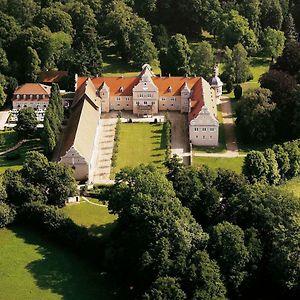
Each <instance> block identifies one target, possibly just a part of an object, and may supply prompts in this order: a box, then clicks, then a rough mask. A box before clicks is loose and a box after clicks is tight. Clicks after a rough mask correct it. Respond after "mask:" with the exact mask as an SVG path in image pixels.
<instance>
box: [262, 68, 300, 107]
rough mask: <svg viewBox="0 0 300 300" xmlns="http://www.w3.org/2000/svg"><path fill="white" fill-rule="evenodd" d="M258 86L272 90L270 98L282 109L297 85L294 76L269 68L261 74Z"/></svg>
mask: <svg viewBox="0 0 300 300" xmlns="http://www.w3.org/2000/svg"><path fill="white" fill-rule="evenodd" d="M259 82H260V86H261V87H262V88H265V89H269V90H270V91H271V92H272V100H273V101H274V102H275V103H276V104H277V105H278V106H279V107H280V109H283V108H284V107H286V106H288V104H289V102H290V101H289V99H290V96H291V93H292V92H293V90H295V88H296V87H297V82H296V80H295V78H294V77H293V76H291V75H289V74H288V73H286V72H284V71H280V70H274V69H271V70H269V71H268V72H267V73H265V74H263V75H262V76H261V77H260V79H259Z"/></svg>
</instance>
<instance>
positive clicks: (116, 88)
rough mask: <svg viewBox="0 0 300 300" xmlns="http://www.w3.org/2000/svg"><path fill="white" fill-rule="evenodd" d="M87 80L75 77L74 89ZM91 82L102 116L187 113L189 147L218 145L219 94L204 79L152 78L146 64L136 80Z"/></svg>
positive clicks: (121, 79)
mask: <svg viewBox="0 0 300 300" xmlns="http://www.w3.org/2000/svg"><path fill="white" fill-rule="evenodd" d="M87 79H88V78H87V77H76V80H75V81H76V85H75V89H76V90H78V89H80V88H81V86H82V85H83V84H84V83H85V82H86V80H87ZM91 81H92V82H93V84H94V86H95V88H96V90H97V95H98V96H99V97H100V99H101V108H102V112H110V111H121V110H125V111H133V113H134V114H136V115H138V116H143V115H156V114H158V113H159V112H164V111H179V112H181V113H187V114H188V118H189V122H190V130H189V132H190V140H191V143H192V144H194V145H205V146H216V145H218V135H219V123H218V121H217V102H218V99H219V95H220V91H221V90H220V89H219V87H211V86H210V84H209V83H208V82H207V81H206V80H205V79H203V78H201V77H187V76H185V77H171V76H168V77H161V76H155V75H154V74H153V73H152V71H151V67H150V66H149V65H147V64H146V65H144V66H143V68H142V72H141V73H140V75H139V76H135V77H124V76H119V77H95V78H91Z"/></svg>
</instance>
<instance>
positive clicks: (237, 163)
mask: <svg viewBox="0 0 300 300" xmlns="http://www.w3.org/2000/svg"><path fill="white" fill-rule="evenodd" d="M243 162H244V158H243V157H234V158H221V157H199V156H197V157H196V156H194V157H193V166H195V167H200V166H202V165H207V166H208V167H210V168H212V169H219V168H221V169H229V170H232V171H235V172H236V173H238V174H240V173H241V172H242V166H243Z"/></svg>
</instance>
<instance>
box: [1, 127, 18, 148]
mask: <svg viewBox="0 0 300 300" xmlns="http://www.w3.org/2000/svg"><path fill="white" fill-rule="evenodd" d="M0 141H1V143H0V152H3V151H5V150H7V149H9V148H11V147H13V146H14V145H15V144H16V143H17V142H18V135H17V133H16V132H15V131H13V130H10V131H0Z"/></svg>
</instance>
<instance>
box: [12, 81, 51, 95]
mask: <svg viewBox="0 0 300 300" xmlns="http://www.w3.org/2000/svg"><path fill="white" fill-rule="evenodd" d="M50 93H51V87H50V86H48V85H44V84H41V83H25V84H23V85H21V86H18V87H17V88H16V90H15V92H14V95H48V96H50Z"/></svg>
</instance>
